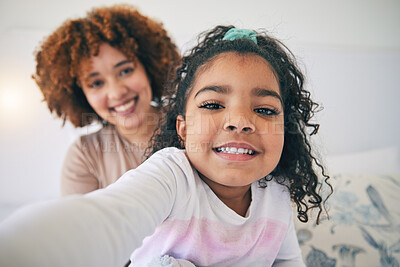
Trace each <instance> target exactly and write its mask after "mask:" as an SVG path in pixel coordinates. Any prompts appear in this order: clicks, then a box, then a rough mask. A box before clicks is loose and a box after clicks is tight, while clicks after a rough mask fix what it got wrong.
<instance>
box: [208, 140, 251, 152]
mask: <svg viewBox="0 0 400 267" xmlns="http://www.w3.org/2000/svg"><path fill="white" fill-rule="evenodd" d="M213 150H218V151H221V150H222V151H227V152H240V153H242V152H243V150H248V151H250V150H251V151H253V152H254V153H259V152H258V151H256V149H255V148H254V147H253V146H251V145H249V144H246V143H238V142H230V143H226V144H223V145H220V146H217V147H215V148H213Z"/></svg>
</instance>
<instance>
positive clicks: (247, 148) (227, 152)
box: [213, 143, 259, 161]
mask: <svg viewBox="0 0 400 267" xmlns="http://www.w3.org/2000/svg"><path fill="white" fill-rule="evenodd" d="M213 151H214V152H215V153H216V154H217V156H219V157H221V158H223V159H225V160H233V161H246V160H250V159H253V158H254V157H256V156H257V154H259V152H258V151H256V150H255V148H254V147H252V146H251V145H249V144H246V143H227V144H224V145H222V146H218V147H215V148H213Z"/></svg>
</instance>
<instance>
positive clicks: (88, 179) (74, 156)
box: [60, 138, 99, 196]
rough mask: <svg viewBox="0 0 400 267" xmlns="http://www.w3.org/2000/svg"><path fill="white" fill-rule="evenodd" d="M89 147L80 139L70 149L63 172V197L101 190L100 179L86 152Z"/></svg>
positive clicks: (61, 182)
mask: <svg viewBox="0 0 400 267" xmlns="http://www.w3.org/2000/svg"><path fill="white" fill-rule="evenodd" d="M87 149H89V148H88V145H85V143H83V142H82V140H81V138H78V139H77V140H76V141H75V142H74V143H73V144H72V145H71V146H70V147H69V149H68V151H67V154H66V156H65V159H64V163H63V167H62V171H61V181H60V184H61V195H62V196H66V195H72V194H85V193H89V192H91V191H94V190H96V189H99V181H98V178H97V177H96V176H95V174H94V168H93V166H92V165H91V163H90V157H89V155H88V153H85V150H87Z"/></svg>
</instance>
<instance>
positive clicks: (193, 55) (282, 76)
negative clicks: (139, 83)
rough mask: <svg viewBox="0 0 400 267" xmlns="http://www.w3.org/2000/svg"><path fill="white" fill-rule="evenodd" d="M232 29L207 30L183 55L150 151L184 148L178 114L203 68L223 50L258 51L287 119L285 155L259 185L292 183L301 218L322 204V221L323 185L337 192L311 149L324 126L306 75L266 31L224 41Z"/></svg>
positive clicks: (293, 197) (305, 218) (242, 52)
mask: <svg viewBox="0 0 400 267" xmlns="http://www.w3.org/2000/svg"><path fill="white" fill-rule="evenodd" d="M231 28H234V27H233V26H217V27H215V28H214V29H212V30H211V31H209V32H205V33H203V34H202V35H200V37H199V40H198V42H199V44H198V45H197V46H196V47H194V48H193V49H192V50H191V51H190V53H189V54H188V55H186V56H184V57H183V59H182V66H180V68H178V69H177V73H176V78H175V80H172V81H171V82H170V83H169V90H171V93H170V96H172V97H170V98H169V99H168V100H167V101H168V102H167V105H165V106H166V111H165V114H166V115H165V117H164V118H163V119H162V121H161V122H160V126H159V128H160V129H159V131H158V133H156V134H155V135H154V136H153V138H152V147H151V150H152V151H151V152H150V153H155V152H156V151H158V150H160V149H162V148H164V147H168V146H174V147H177V148H180V149H184V146H183V143H182V140H181V139H180V137H179V135H178V133H177V131H176V118H177V116H178V115H180V114H181V115H183V114H185V104H186V99H187V96H188V95H189V93H190V90H191V87H192V84H193V81H194V79H195V77H196V72H197V70H198V69H199V68H200V67H202V66H204V65H205V64H207V63H208V62H210V61H211V60H212V59H213V58H215V56H217V55H218V54H220V53H224V52H229V51H233V52H236V53H239V54H247V53H254V54H256V55H259V56H261V57H263V58H264V59H266V60H267V61H268V62H269V64H271V66H272V67H273V69H274V70H275V74H276V76H277V79H278V80H279V86H280V91H281V96H282V98H283V104H284V121H285V122H284V123H285V134H284V140H285V141H284V147H283V152H282V155H281V159H280V161H279V163H278V165H277V167H276V168H275V170H274V171H273V172H272V173H271V174H270V175H268V176H267V177H265V178H263V179H261V180H260V181H259V184H260V186H262V187H265V186H266V185H267V183H266V181H268V180H270V179H272V177H274V178H275V179H276V180H277V181H278V182H279V183H281V184H289V190H290V195H291V198H292V200H293V201H294V202H295V203H296V205H297V212H298V215H297V217H298V219H299V220H300V221H302V222H307V221H308V211H309V210H310V209H313V208H318V209H319V212H318V216H317V223H318V222H319V218H320V215H321V212H322V211H323V210H324V201H323V199H322V196H321V195H320V193H319V191H320V190H319V189H320V186H321V184H322V183H323V182H324V183H326V184H327V185H328V186H329V189H330V193H332V191H333V189H332V186H331V185H330V184H329V182H328V179H329V176H328V175H326V174H325V171H324V167H323V166H322V165H321V164H320V163H319V162H318V160H317V159H316V158H315V157H314V156H313V155H312V153H311V145H310V142H309V136H310V135H314V134H316V133H317V132H318V127H319V124H315V123H311V122H310V119H311V118H312V116H313V115H314V113H315V112H316V108H317V107H318V104H317V103H315V102H313V101H312V100H311V98H310V93H309V92H308V91H307V90H305V89H304V88H303V84H304V77H303V74H302V73H301V71H300V69H299V68H298V67H297V66H296V63H295V60H294V56H293V54H292V53H291V52H290V50H289V49H288V48H287V47H286V46H285V45H283V44H282V43H281V42H280V41H278V40H276V39H274V38H272V37H270V36H268V35H267V34H265V33H258V34H257V44H255V43H254V42H253V41H251V40H248V39H243V38H242V39H236V40H233V41H225V40H222V38H223V37H224V35H225V33H226V32H227V31H228V30H229V29H231ZM174 92H176V93H175V94H174ZM150 153H148V154H150ZM315 165H316V166H317V167H318V168H319V169H320V171H321V172H322V176H323V182H322V183H320V182H319V179H318V175H317V172H316V170H314V167H315ZM287 181H289V183H287Z"/></svg>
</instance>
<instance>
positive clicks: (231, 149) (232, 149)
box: [215, 147, 254, 155]
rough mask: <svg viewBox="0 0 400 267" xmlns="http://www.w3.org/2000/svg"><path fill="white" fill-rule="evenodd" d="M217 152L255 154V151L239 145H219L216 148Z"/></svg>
mask: <svg viewBox="0 0 400 267" xmlns="http://www.w3.org/2000/svg"><path fill="white" fill-rule="evenodd" d="M215 150H216V151H217V152H222V153H228V154H248V155H254V151H253V150H251V149H247V148H237V147H218V148H216V149H215Z"/></svg>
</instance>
